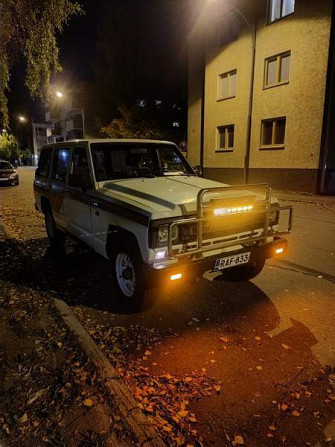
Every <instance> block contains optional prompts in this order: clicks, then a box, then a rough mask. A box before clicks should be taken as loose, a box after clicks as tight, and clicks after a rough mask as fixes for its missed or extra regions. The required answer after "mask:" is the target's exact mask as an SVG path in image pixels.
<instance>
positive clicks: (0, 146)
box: [0, 133, 19, 160]
mask: <svg viewBox="0 0 335 447" xmlns="http://www.w3.org/2000/svg"><path fill="white" fill-rule="evenodd" d="M18 154H19V143H18V141H17V139H16V138H15V137H14V135H11V134H7V133H3V134H1V135H0V158H1V159H5V160H15V159H16V158H17V156H18Z"/></svg>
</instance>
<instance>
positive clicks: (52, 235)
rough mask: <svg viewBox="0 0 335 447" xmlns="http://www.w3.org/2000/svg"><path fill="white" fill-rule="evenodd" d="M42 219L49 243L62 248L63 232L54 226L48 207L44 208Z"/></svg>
mask: <svg viewBox="0 0 335 447" xmlns="http://www.w3.org/2000/svg"><path fill="white" fill-rule="evenodd" d="M44 220H45V228H46V230H47V235H48V238H49V242H50V245H51V246H52V247H54V248H62V247H63V245H64V242H65V234H64V233H62V232H61V231H60V230H58V228H57V227H56V223H55V219H54V217H53V214H52V211H51V209H50V208H47V209H46V210H45V212H44Z"/></svg>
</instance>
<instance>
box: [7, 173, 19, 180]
mask: <svg viewBox="0 0 335 447" xmlns="http://www.w3.org/2000/svg"><path fill="white" fill-rule="evenodd" d="M16 177H18V175H17V174H16V172H14V174H11V175H10V176H9V178H11V179H13V178H16Z"/></svg>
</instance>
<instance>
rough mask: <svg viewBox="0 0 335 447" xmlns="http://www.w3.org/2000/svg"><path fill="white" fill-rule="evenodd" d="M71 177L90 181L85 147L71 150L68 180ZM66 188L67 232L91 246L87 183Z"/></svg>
mask: <svg viewBox="0 0 335 447" xmlns="http://www.w3.org/2000/svg"><path fill="white" fill-rule="evenodd" d="M71 176H76V177H79V176H81V177H82V178H86V179H88V180H89V179H90V176H89V165H88V157H87V150H86V148H85V147H74V148H73V149H72V156H71V163H70V172H69V179H70V178H71ZM69 183H70V184H71V182H69V180H68V184H67V186H66V191H65V195H64V216H65V219H66V221H67V224H68V231H69V232H70V233H71V234H72V235H74V236H75V237H76V238H77V239H79V240H80V241H82V242H84V243H86V244H88V245H92V231H91V204H90V203H91V191H92V187H90V184H89V182H87V187H85V188H83V187H75V186H70V185H69Z"/></svg>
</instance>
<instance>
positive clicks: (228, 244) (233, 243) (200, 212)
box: [168, 184, 293, 258]
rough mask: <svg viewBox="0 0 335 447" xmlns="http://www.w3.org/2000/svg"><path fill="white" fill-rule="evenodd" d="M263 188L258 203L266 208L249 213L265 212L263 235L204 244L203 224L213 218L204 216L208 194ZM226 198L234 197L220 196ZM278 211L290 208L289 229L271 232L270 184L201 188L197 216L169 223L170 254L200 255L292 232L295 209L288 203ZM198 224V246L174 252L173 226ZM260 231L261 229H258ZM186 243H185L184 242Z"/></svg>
mask: <svg viewBox="0 0 335 447" xmlns="http://www.w3.org/2000/svg"><path fill="white" fill-rule="evenodd" d="M256 189H257V191H258V193H256V192H255V190H256ZM260 189H263V190H264V191H263V194H264V200H259V201H257V203H258V204H259V203H264V208H262V209H261V210H252V211H248V215H251V214H254V215H255V214H265V218H264V222H263V225H262V227H259V228H258V230H261V235H260V236H251V237H249V238H243V241H236V240H234V241H226V242H222V243H218V244H215V246H214V247H213V246H210V247H208V246H203V224H204V222H207V221H210V220H212V219H211V218H206V217H204V209H206V208H205V205H204V198H205V196H206V195H210V194H216V193H222V192H225V193H226V192H229V191H234V192H239V191H240V192H244V191H246V192H250V193H253V194H256V195H257V194H259V190H260ZM241 197H245V196H241ZM238 198H239V197H238V196H236V199H238ZM225 199H229V200H231V199H232V197H231V196H230V197H224V196H223V197H220V200H222V202H224V200H225ZM275 210H276V211H278V212H280V211H284V210H288V211H289V215H288V224H287V229H286V230H284V231H277V230H275V229H273V228H271V234H270V232H269V221H270V213H271V211H273V209H271V188H270V186H269V185H268V184H254V185H238V186H220V187H215V188H203V189H201V190H200V191H199V192H198V194H197V217H191V218H186V219H179V220H176V221H174V222H172V223H171V224H170V225H169V231H168V255H169V257H170V258H180V257H183V256H190V255H200V254H202V253H204V252H206V251H213V250H218V249H222V248H227V247H233V246H236V245H240V244H242V243H243V244H248V243H252V242H256V241H263V242H266V241H267V238H268V237H269V236H271V237H274V238H276V237H279V236H282V235H285V234H288V233H290V232H291V230H292V221H293V209H292V206H290V205H287V206H278V207H276V208H275ZM190 223H191V224H196V225H197V243H196V248H195V249H185V250H184V251H182V252H180V253H174V252H173V241H172V230H173V227H178V226H182V225H187V224H190ZM258 232H259V231H258ZM183 245H184V244H183Z"/></svg>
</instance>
